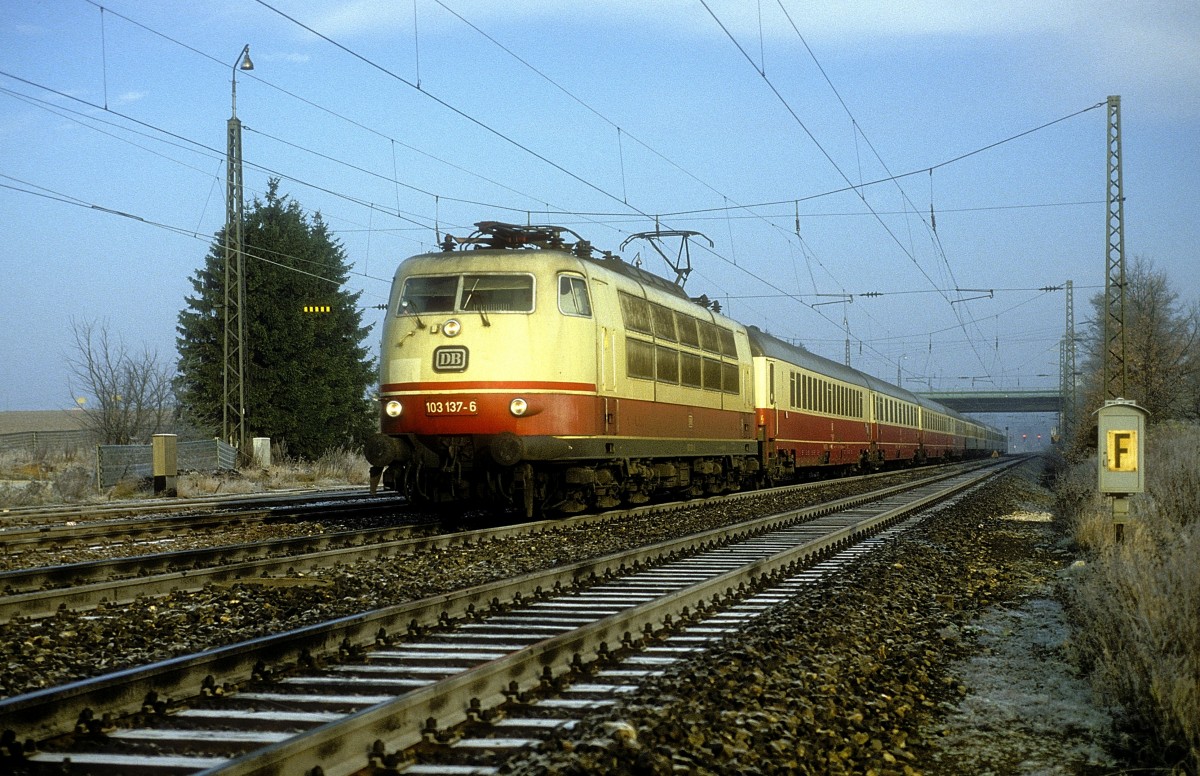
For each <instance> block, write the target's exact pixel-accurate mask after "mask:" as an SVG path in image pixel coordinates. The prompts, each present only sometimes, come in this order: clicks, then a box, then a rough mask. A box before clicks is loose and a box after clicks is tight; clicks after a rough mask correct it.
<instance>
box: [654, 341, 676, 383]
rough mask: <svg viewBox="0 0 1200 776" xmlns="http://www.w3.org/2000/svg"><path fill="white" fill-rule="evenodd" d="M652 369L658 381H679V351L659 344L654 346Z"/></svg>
mask: <svg viewBox="0 0 1200 776" xmlns="http://www.w3.org/2000/svg"><path fill="white" fill-rule="evenodd" d="M654 369H655V377H656V378H657V379H658V381H659V382H660V383H677V382H679V351H678V350H675V349H674V348H664V347H662V346H661V345H660V346H658V347H657V348H655V352H654Z"/></svg>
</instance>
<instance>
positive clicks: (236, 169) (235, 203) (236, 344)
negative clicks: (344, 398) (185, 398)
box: [221, 43, 254, 450]
mask: <svg viewBox="0 0 1200 776" xmlns="http://www.w3.org/2000/svg"><path fill="white" fill-rule="evenodd" d="M239 69H240V70H253V69H254V63H253V62H251V61H250V44H248V43H247V44H246V45H245V46H244V47H243V48H242V53H241V54H238V58H237V61H236V62H234V63H233V90H232V111H233V112H232V114H231V115H230V117H229V123H228V125H227V140H228V146H227V153H226V157H225V316H224V317H225V338H224V346H223V351H224V358H225V366H224V370H223V377H222V401H221V438H222V439H224V440H225V441H226V442H228V443H229V444H231V445H233V446H234V447H236V448H237V449H238V450H243V449H244V446H245V442H246V324H245V319H244V318H243V315H242V313H243V310H244V308H243V303H244V301H245V297H246V276H245V273H244V271H243V269H244V268H243V266H242V265H243V258H244V256H245V253H244V252H243V250H242V122H241V121H240V120H239V119H238V117H237V71H238V70H239Z"/></svg>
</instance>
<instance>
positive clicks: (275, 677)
mask: <svg viewBox="0 0 1200 776" xmlns="http://www.w3.org/2000/svg"><path fill="white" fill-rule="evenodd" d="M986 476H990V475H989V474H987V473H968V474H960V475H953V476H951V477H950V479H949V480H948V481H947V482H946V483H940V482H939V483H930V482H926V483H925V484H924V485H921V486H919V487H917V488H916V490H917V491H921V492H920V493H919V495H913V494H912V493H911V492H910V493H908V494H902V493H900V492H899V491H900V490H901V489H900V488H894V489H889V490H890V491H891V492H890V494H888V495H885V496H883V497H882V499H881V500H877V501H875V502H874V503H873V505H871V506H864V505H862V504H861V503H860V502H861V501H862V500H863V499H862V497H858V498H857V499H855V500H854V501H850V500H843V502H842V503H838V504H834V505H824V506H823V507H816V508H813V509H809V510H797V511H793V512H790V513H787V514H784V515H774V516H771V517H768V518H760V519H758V520H754V521H750V522H748V523H742V524H739V525H738V526H735V527H732V528H725V529H719V530H715V531H710V532H707V533H705V534H701V535H695V536H691V537H686V538H684V539H679V540H672V541H668V542H662V543H659V544H656V545H653V546H650V547H645V548H640V549H638V550H634V551H629V552H623V553H618V554H616V555H610V556H607V557H604V558H600V559H595V560H589V561H584V562H581V563H575V564H571V565H569V566H565V567H560V568H556V569H552V570H549V571H544V572H537V573H533V574H527V575H525V576H523V577H520V578H517V579H510V580H505V581H502V582H500V583H497V584H493V585H483V586H478V587H475V588H471V589H468V590H464V591H460V592H457V593H453V594H448V595H441V596H436V597H433V598H430V599H425V600H421V601H415V602H410V603H406V604H402V605H398V606H393V607H388V608H386V609H383V610H378V611H375V612H370V613H364V614H360V615H355V616H351V617H346V618H342V619H340V620H337V621H334V622H331V623H326V624H323V625H320V626H312V627H309V628H303V629H300V630H298V631H294V632H290V633H286V634H279V635H277V636H271V637H266V638H262V639H257V640H255V641H253V642H246V643H242V644H236V645H231V646H228V647H222V648H218V649H213V650H209V651H207V652H205V653H202V654H199V655H193V656H189V657H185V658H178V659H175V660H170V661H164V662H162V663H157V664H154V665H151V666H146V667H142V668H138V669H131V670H127V671H124V672H121V673H120V674H119V675H111V676H104V677H97V678H95V679H91V680H86V681H82V682H76V683H74V684H72V685H67V686H65V687H62V688H55V689H51V690H46V691H42V692H36V693H30V694H27V695H23V696H17V697H15V698H10V699H7V700H5V701H0V729H2V730H4V731H6V732H5V734H4V735H5V738H6V741H5V746H6V747H7V749H8V750H9V751H10V752H13V751H15V750H21V751H25V753H26V755H27V756H26V758H25V759H24V760H23V762H21V763H20V767H21V768H23V769H25V770H26V771H27V772H30V773H41V772H54V773H63V772H67V773H72V772H96V773H101V772H122V773H130V772H134V771H131V770H129V769H130V768H132V767H134V765H133V764H134V763H135V762H138V763H141V765H139V766H138V767H141V768H146V769H151V768H154V769H155V770H143V771H138V772H145V773H198V772H205V773H223V774H233V773H239V774H240V773H317V772H318V771H314V770H312V769H313V768H314V767H319V768H320V771H319V772H320V773H323V774H326V776H328V775H329V774H333V773H346V774H349V773H354V772H355V771H357V770H358V769H360V768H363V767H365V766H366V765H367V764H368V759H369V758H368V753H372V754H371V756H370V757H371V758H373V760H374V761H376V762H378V763H381V764H384V763H385V761H386V764H387V765H388V766H389V767H393V766H396V765H398V764H399V763H400V762H401V761H402V757H403V755H402V754H401V753H402V752H403V751H404V750H406V749H408V748H409V747H411V746H413V745H415V744H418V743H420V742H421V741H424V740H427V739H428V738H430V737H431V736H435V735H436V733H437V732H438V731H445V730H447V729H449V728H450V727H452V726H454V725H456V724H459V723H461V722H462V721H464V720H466V719H468V718H469V717H482V716H486V715H487V713H488V710H489V709H491V708H493V707H495V706H496V705H497V704H500V703H503V702H505V701H512V700H521V699H524V698H527V697H528V694H529V693H531V692H532V691H534V690H535V689H536V688H539V687H542V686H546V687H552V686H554V685H556V684H558V683H559V682H560V681H561V680H562V678H563V677H570V676H572V674H573V672H574V673H575V674H576V675H578V674H579V672H580V671H581V670H582V668H583V666H584V665H585V664H587V663H589V662H591V661H593V660H595V659H597V658H599V659H606V658H607V657H609V656H612V655H616V654H618V653H621V652H625V651H633V650H636V648H637V647H639V646H642V645H643V643H644V641H645V639H646V636H647V635H649V634H653V633H655V632H658V631H661V630H662V629H663V628H664V627H665V626H670V625H672V624H674V623H678V622H681V621H688V620H691V619H692V618H693V617H695V616H696V614H697V613H701V612H708V611H710V610H712V609H714V608H716V607H717V606H718V605H721V606H725V605H733V604H734V603H736V600H737V599H738V598H739V597H741V596H740V595H739V592H738V591H739V590H742V591H749V590H752V589H755V588H758V587H760V586H762V585H764V584H765V583H766V581H767V580H772V579H776V578H779V577H781V576H787V575H790V574H792V573H794V572H796V571H797V570H798V569H799V568H800V567H801V566H803V565H805V564H806V563H811V562H812V561H813V559H816V558H819V557H823V556H825V555H827V554H829V553H830V552H832V551H834V550H835V549H837V548H839V547H842V546H844V545H845V544H847V543H849V542H851V541H852V540H854V539H856V538H858V537H861V536H863V535H865V534H867V533H870V532H872V531H875V530H879V529H880V528H881V527H883V526H885V525H887V524H888V523H890V522H894V521H896V520H898V519H901V518H902V516H903V515H905V514H908V513H910V512H912V511H913V510H914V509H919V508H921V506H922V505H927V504H929V503H932V502H934V501H937V500H939V499H943V498H947V497H948V496H950V495H951V494H952V493H954V492H957V491H960V490H961V489H963V488H967V487H970V486H971V485H972V484H974V483H975V482H977V481H978V479H979V478H982V477H986ZM942 479H945V478H942ZM909 489H910V490H911V486H910V488H909ZM875 496H876V497H877V498H879V494H878V493H877V494H875ZM671 564H675V565H674V568H672V567H671ZM668 578H673V581H672V582H668ZM529 618H534V619H532V620H531V619H529ZM409 634H411V636H412V637H413V638H409ZM456 644H457V647H456V646H454V645H456ZM448 655H454V656H455V657H454V658H452V659H451V658H448V657H447V656H448ZM613 670H626V669H613ZM578 686H579V685H578V684H577V685H576V690H577V691H578ZM197 698H199V699H200V700H199V701H196V700H195V699H197ZM172 699H181V700H183V699H188V706H189V708H188V709H182V708H180V709H179V710H178V711H176V709H177V704H176V703H175V702H174V701H172ZM206 707H211V708H209V709H208V710H207V711H206V710H205V708H206ZM130 714H133V715H134V718H133V722H134V723H135V724H133V725H130V724H129V721H128V720H125V721H122V722H121V723H120V724H118V723H117V721H116V720H118V719H119V718H121V717H123V716H125V715H130ZM218 720H219V721H218ZM431 720H432V721H434V724H432V725H431V724H430V723H431ZM142 723H147V724H142ZM151 723H152V724H151ZM510 724H511V723H510ZM272 726H273V727H275V728H276V729H275V730H273V731H268V733H270V734H268V733H264V732H262V731H261V728H263V727H272ZM281 727H282V728H283V730H279V729H278V728H281ZM73 732H74V733H77V734H81V735H76V736H75V737H74V738H73V739H71V740H64V739H56V737H57V736H63V735H68V736H69V735H70V734H72V733H73ZM25 742H30V743H28V744H26V743H25ZM38 742H45V743H42V744H40V747H41V749H40V750H38V747H39V744H38ZM176 747H177V749H176ZM206 749H207V750H210V751H214V752H215V753H214V754H209V755H205V756H199V755H197V754H196V753H197V752H200V751H204V750H206ZM172 751H184V752H188V753H189V754H187V755H178V754H171V752H172ZM122 757H124V758H126V759H124V760H122V759H120V758H122ZM178 757H185V758H186V757H191V758H192V759H190V760H188V759H183V760H180V759H173V758H178ZM68 759H69V760H70V762H71V763H72V765H71V766H70V767H67V769H66V770H65V771H64V770H63V768H64V767H65V766H64V765H63V762H64V760H68ZM88 760H91V761H93V762H94V763H95V765H94V766H91V770H79V769H80V768H81V767H82V768H86V767H87V766H84V765H83V763H84V762H85V761H88ZM159 766H161V768H160V767H159ZM72 769H74V770H72Z"/></svg>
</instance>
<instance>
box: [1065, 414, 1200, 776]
mask: <svg viewBox="0 0 1200 776" xmlns="http://www.w3.org/2000/svg"><path fill="white" fill-rule="evenodd" d="M1198 450H1200V426H1197V425H1194V424H1193V425H1178V424H1174V425H1162V426H1155V427H1152V428H1151V429H1150V430H1149V432H1148V436H1147V443H1146V462H1145V466H1146V493H1145V494H1143V495H1141V496H1138V497H1136V498H1135V499H1134V500H1133V504H1132V512H1131V521H1130V522H1129V523H1128V524H1127V525H1126V528H1125V531H1124V537H1123V540H1122V541H1121V542H1119V543H1118V542H1117V541H1116V532H1115V530H1114V527H1113V524H1112V519H1111V512H1110V508H1109V505H1108V502H1107V501H1106V500H1101V499H1100V498H1099V497H1098V496H1097V495H1096V493H1095V479H1096V469H1095V466H1096V464H1095V461H1092V462H1091V463H1090V464H1081V465H1080V466H1078V467H1076V468H1075V469H1074V470H1072V471H1070V472H1068V473H1066V474H1065V475H1064V476H1063V477H1061V478H1060V481H1059V487H1058V505H1059V508H1060V510H1062V511H1060V514H1062V515H1064V516H1067V517H1070V518H1072V520H1073V523H1074V527H1075V537H1076V539H1077V541H1078V542H1079V544H1080V546H1081V547H1082V548H1083V549H1084V551H1085V553H1086V557H1087V562H1086V566H1085V568H1084V570H1083V573H1082V574H1080V575H1079V577H1078V578H1077V583H1076V584H1075V586H1074V588H1073V590H1072V596H1071V612H1072V617H1073V620H1074V625H1075V634H1074V636H1073V639H1074V645H1075V649H1076V653H1077V655H1078V657H1079V660H1080V663H1081V666H1082V667H1083V668H1084V669H1085V670H1087V671H1089V673H1090V675H1091V677H1092V680H1093V685H1094V687H1095V688H1096V690H1097V691H1098V693H1099V694H1100V697H1102V698H1103V699H1105V700H1107V701H1109V702H1111V703H1113V704H1115V705H1117V706H1119V707H1120V708H1121V709H1122V710H1123V712H1124V713H1125V714H1126V715H1127V720H1126V721H1127V722H1128V727H1129V731H1128V732H1129V733H1130V735H1129V736H1128V737H1127V741H1128V742H1129V745H1130V747H1131V748H1132V749H1134V750H1135V751H1136V752H1137V754H1138V755H1139V757H1140V758H1142V759H1144V760H1146V761H1147V762H1154V763H1155V764H1157V765H1159V766H1162V767H1164V768H1166V769H1168V770H1169V772H1175V773H1190V774H1196V773H1197V772H1198V771H1200V614H1198V613H1200V466H1198V465H1197V462H1196V452H1197V451H1198Z"/></svg>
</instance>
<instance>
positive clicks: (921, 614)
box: [505, 465, 1118, 776]
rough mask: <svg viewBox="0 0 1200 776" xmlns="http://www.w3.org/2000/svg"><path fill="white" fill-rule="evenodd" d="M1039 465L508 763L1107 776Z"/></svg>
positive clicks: (554, 769) (634, 769)
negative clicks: (1078, 672)
mask: <svg viewBox="0 0 1200 776" xmlns="http://www.w3.org/2000/svg"><path fill="white" fill-rule="evenodd" d="M1038 473H1039V472H1038V471H1037V467H1036V465H1026V466H1024V467H1021V469H1020V470H1019V472H1018V473H1017V474H1015V475H1013V476H1009V477H1007V478H1005V479H1004V480H1002V481H1000V482H997V483H994V484H990V485H988V486H985V487H984V488H982V489H980V490H977V491H975V492H974V493H972V494H970V495H968V496H966V497H964V498H962V499H961V500H959V501H958V502H957V503H955V504H953V505H950V506H947V507H945V508H943V509H941V510H940V511H938V512H937V513H936V514H934V515H932V516H930V517H929V518H927V519H925V520H924V521H922V522H921V523H919V524H918V525H916V526H915V527H913V528H911V529H910V530H908V531H907V532H905V533H904V534H902V535H901V536H900V537H899V538H897V539H896V540H894V541H892V542H890V543H888V544H887V545H885V546H884V547H883V548H882V549H881V550H879V551H878V552H875V553H872V554H871V555H870V556H868V557H867V558H865V559H863V560H862V561H860V562H859V563H858V564H856V566H854V567H853V568H852V570H850V573H848V574H841V575H838V576H837V577H833V578H826V579H825V580H824V581H822V582H819V583H817V584H815V585H814V586H813V587H812V588H810V589H808V590H807V591H806V592H805V593H802V594H801V595H800V596H798V597H797V598H795V599H794V600H793V601H792V602H790V603H789V604H786V605H783V606H780V607H777V608H776V609H773V610H771V611H769V612H768V613H767V614H765V615H764V616H763V617H761V618H760V619H758V620H757V621H756V622H755V623H754V624H753V625H752V626H750V630H749V631H747V632H746V633H745V634H744V635H739V636H738V637H737V639H736V641H735V640H733V639H727V640H726V641H725V642H723V644H722V645H721V646H720V647H718V648H717V649H715V650H712V651H709V652H706V653H705V654H704V655H703V656H701V657H698V658H696V659H694V660H689V661H686V662H685V663H683V664H678V665H676V666H674V667H672V668H671V669H670V670H669V671H668V672H667V673H666V674H665V675H664V676H662V677H659V678H656V679H653V680H650V681H649V682H648V683H647V684H646V685H644V686H643V689H642V690H641V691H639V692H638V693H637V694H636V695H634V696H633V697H631V698H626V699H623V700H622V701H620V702H619V703H618V705H617V706H615V707H612V708H610V709H609V710H607V711H605V712H603V713H600V714H598V715H596V716H593V717H590V718H589V719H587V720H584V721H583V722H581V723H580V724H579V725H578V726H577V727H576V728H575V729H574V730H573V731H572V732H571V733H570V734H568V735H564V736H561V737H559V738H555V739H552V740H550V741H549V742H547V743H546V744H545V745H544V746H543V747H542V748H541V749H540V750H539V751H538V752H537V753H536V754H533V755H530V756H526V757H524V758H522V759H521V760H519V761H517V762H512V763H509V764H508V765H507V766H506V768H505V770H506V772H511V773H516V774H522V775H523V776H533V775H534V774H552V773H553V774H584V773H630V774H633V773H637V774H671V773H674V774H678V773H687V774H697V775H703V774H725V773H744V774H777V773H801V774H806V773H812V774H819V773H845V774H879V775H880V776H882V775H883V774H906V775H908V776H912V775H913V774H967V773H969V774H988V773H994V774H1010V773H1038V774H1101V773H1111V772H1112V771H1113V770H1115V769H1117V768H1118V765H1117V763H1116V762H1115V761H1114V759H1113V758H1112V757H1111V756H1110V755H1109V754H1107V753H1106V751H1105V749H1104V746H1103V742H1104V740H1105V735H1106V734H1107V732H1108V731H1109V730H1110V728H1111V721H1110V719H1109V718H1108V716H1107V715H1106V714H1105V713H1104V712H1103V711H1101V710H1097V709H1095V708H1094V707H1093V706H1092V701H1091V696H1090V693H1089V692H1088V690H1087V687H1086V683H1085V682H1083V681H1082V680H1080V679H1079V678H1077V677H1076V676H1075V674H1074V671H1073V669H1072V667H1071V665H1070V664H1069V662H1068V660H1067V659H1066V648H1067V645H1066V643H1065V642H1066V639H1067V631H1066V628H1065V625H1063V621H1062V615H1061V610H1060V609H1059V608H1058V604H1057V603H1056V601H1055V588H1056V585H1057V583H1058V581H1059V579H1060V577H1061V576H1062V575H1063V574H1064V573H1065V571H1064V570H1065V569H1066V568H1067V567H1068V566H1069V564H1070V562H1071V560H1072V558H1071V556H1070V554H1069V552H1068V551H1067V550H1066V549H1064V547H1065V545H1064V543H1063V542H1062V541H1061V538H1060V536H1059V535H1058V533H1057V532H1056V530H1055V527H1054V525H1053V524H1052V522H1050V521H1049V516H1048V514H1047V513H1046V511H1045V510H1046V509H1047V508H1048V504H1049V500H1050V499H1049V495H1048V493H1046V491H1044V490H1043V489H1042V488H1041V487H1040V486H1039V484H1038V482H1037V475H1038Z"/></svg>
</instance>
